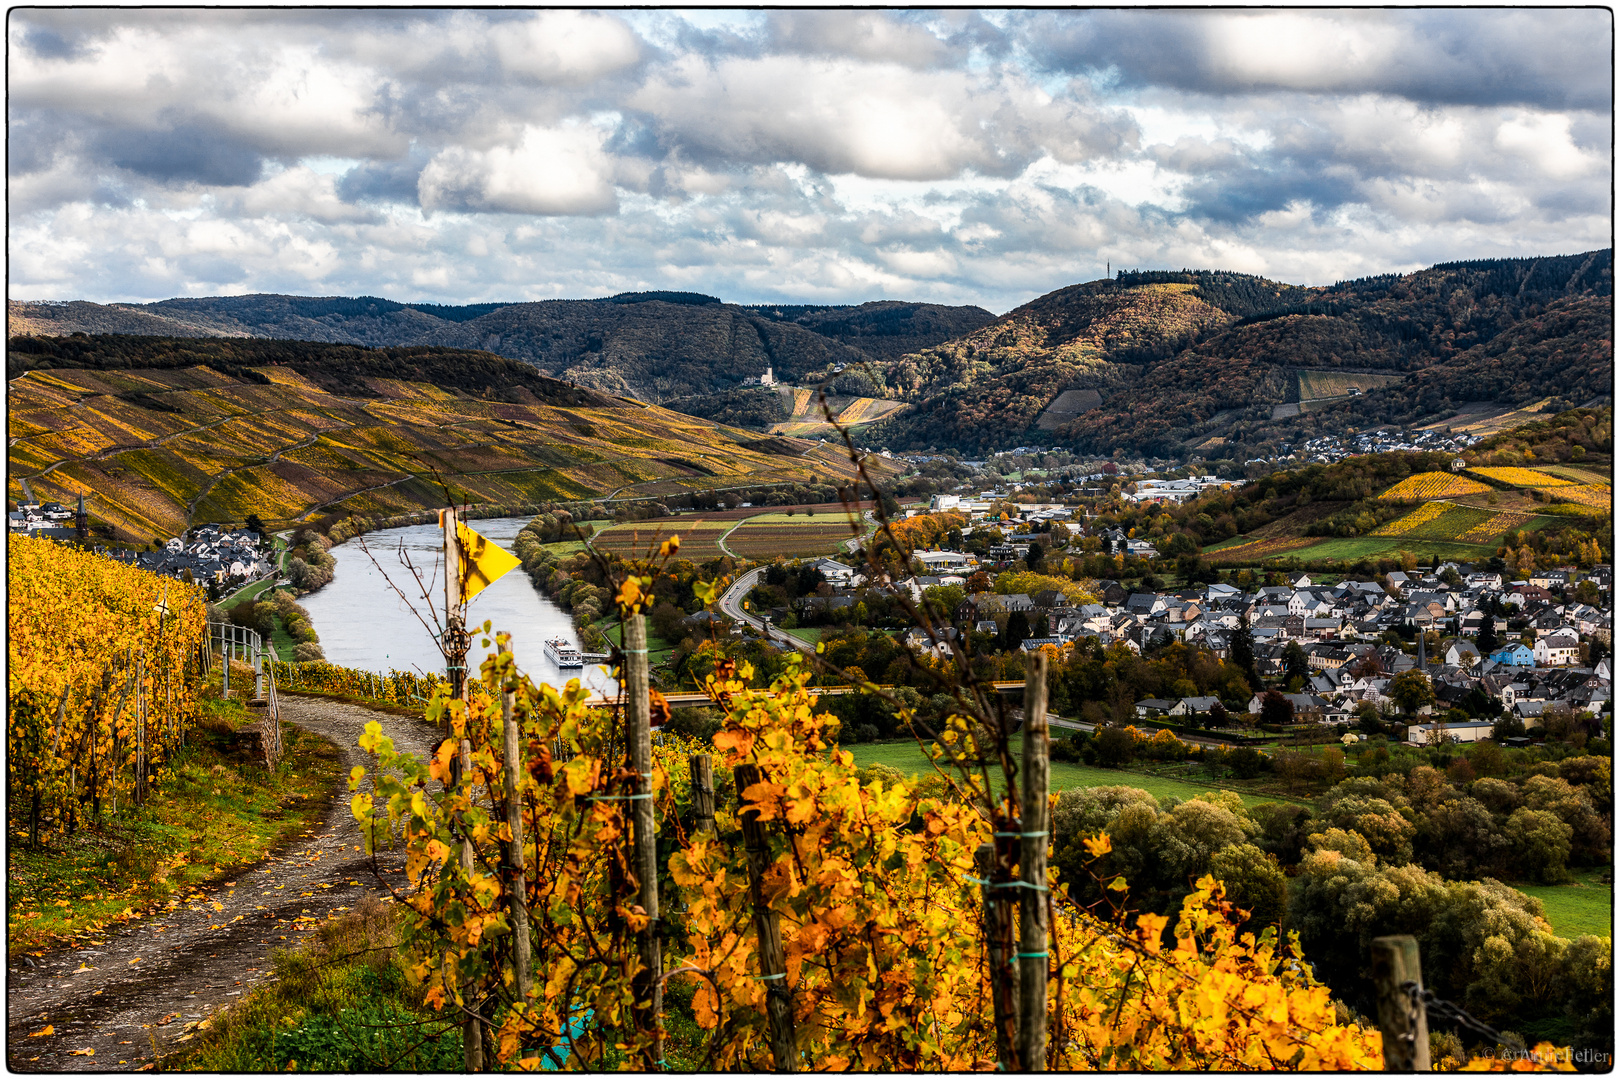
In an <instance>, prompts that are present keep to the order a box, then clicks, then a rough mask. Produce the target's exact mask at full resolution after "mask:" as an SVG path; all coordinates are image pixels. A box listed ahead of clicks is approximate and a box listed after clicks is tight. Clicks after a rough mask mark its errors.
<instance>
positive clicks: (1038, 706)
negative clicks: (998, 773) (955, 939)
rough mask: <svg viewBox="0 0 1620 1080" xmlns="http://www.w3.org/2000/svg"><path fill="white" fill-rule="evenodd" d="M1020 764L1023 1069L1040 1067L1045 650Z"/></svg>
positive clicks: (1037, 666)
mask: <svg viewBox="0 0 1620 1080" xmlns="http://www.w3.org/2000/svg"><path fill="white" fill-rule="evenodd" d="M1023 755H1024V760H1023V767H1022V768H1021V769H1020V774H1021V775H1020V776H1019V781H1020V784H1019V787H1020V789H1021V791H1022V794H1023V797H1024V813H1023V827H1022V829H1021V830H1020V831H1021V832H1022V833H1023V835H1022V836H1021V837H1020V839H1021V840H1022V841H1023V843H1022V849H1021V851H1020V854H1019V860H1018V865H1019V869H1020V874H1019V878H1020V880H1022V881H1023V883H1024V887H1023V888H1021V889H1019V890H1018V893H1019V897H1018V900H1019V905H1020V908H1021V914H1022V916H1023V917H1022V920H1021V925H1020V927H1019V950H1018V971H1019V995H1018V998H1019V1000H1018V1012H1019V1016H1020V1019H1021V1023H1020V1024H1019V1028H1018V1034H1019V1039H1018V1058H1019V1060H1020V1061H1021V1062H1022V1063H1023V1066H1024V1068H1025V1069H1026V1070H1028V1071H1029V1072H1044V1071H1045V1069H1046V979H1047V971H1048V964H1049V963H1050V961H1049V960H1048V958H1047V948H1048V944H1049V941H1048V938H1049V933H1048V927H1047V911H1048V908H1047V892H1046V890H1047V884H1046V845H1047V840H1048V836H1047V834H1048V832H1049V831H1050V826H1049V824H1048V821H1047V818H1048V814H1047V790H1048V788H1050V787H1051V774H1052V762H1051V756H1050V755H1051V739H1050V732H1049V730H1048V727H1047V721H1046V654H1045V653H1040V652H1035V653H1031V654H1030V655H1029V657H1028V660H1027V667H1026V668H1025V675H1024V738H1023Z"/></svg>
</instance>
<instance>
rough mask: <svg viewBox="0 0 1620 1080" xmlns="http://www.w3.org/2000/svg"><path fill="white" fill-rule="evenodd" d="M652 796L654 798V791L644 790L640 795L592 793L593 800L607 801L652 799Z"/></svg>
mask: <svg viewBox="0 0 1620 1080" xmlns="http://www.w3.org/2000/svg"><path fill="white" fill-rule="evenodd" d="M651 798H654V794H653V792H651V791H644V792H642V793H641V794H640V795H592V796H591V801H592V802H604V801H607V800H609V799H651Z"/></svg>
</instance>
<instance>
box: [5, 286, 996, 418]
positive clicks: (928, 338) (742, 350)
mask: <svg viewBox="0 0 1620 1080" xmlns="http://www.w3.org/2000/svg"><path fill="white" fill-rule="evenodd" d="M7 310H8V319H9V324H10V333H11V334H12V335H23V334H25V335H34V336H63V335H69V334H73V333H76V332H82V333H91V334H142V335H153V336H164V337H253V338H282V339H289V340H298V341H317V342H328V343H341V344H350V345H367V346H373V347H382V346H418V345H432V346H440V347H443V348H453V349H477V350H483V351H487V352H492V353H494V354H496V355H498V356H504V357H507V358H508V359H512V360H521V361H524V362H526V363H529V364H532V365H534V366H535V367H536V368H537V369H539V370H540V371H541V372H542V373H544V374H547V375H551V376H554V377H556V378H559V379H564V380H568V381H570V382H574V383H579V384H582V385H586V386H592V387H596V388H597V389H600V390H605V391H607V392H609V393H612V394H620V395H625V396H628V397H633V398H636V399H638V400H641V401H648V402H655V403H659V404H663V403H666V402H670V401H672V400H674V399H677V398H684V397H692V396H695V395H713V394H719V393H724V392H726V391H729V390H731V389H733V388H735V387H737V386H739V385H740V384H741V383H742V381H743V380H744V379H745V378H747V377H749V376H758V375H760V374H761V373H762V372H764V370H765V369H766V368H767V367H772V368H774V371H775V374H776V376H777V378H778V379H781V380H783V381H798V380H802V379H805V378H807V377H810V376H812V375H814V376H816V377H818V378H819V377H822V376H828V375H831V374H832V371H833V369H834V368H835V367H836V366H838V365H844V366H845V367H846V368H849V369H850V370H851V372H852V373H853V372H854V371H857V370H859V369H861V368H862V367H864V366H867V365H870V364H872V363H874V362H880V361H888V360H890V359H892V358H893V357H895V356H898V355H901V354H902V353H905V352H910V351H914V350H916V349H919V348H925V347H928V346H931V345H935V344H938V343H939V342H941V341H945V340H947V339H949V338H952V337H957V336H960V335H962V334H964V333H967V332H969V331H971V330H972V329H974V328H976V327H978V326H982V325H983V324H985V323H987V322H989V321H990V319H991V318H992V316H991V314H990V313H989V312H987V311H985V310H983V309H982V308H975V307H943V306H940V305H937V304H913V303H904V302H900V301H879V302H873V303H868V304H862V305H860V306H859V307H848V306H841V307H840V306H796V307H794V306H789V307H769V306H756V307H743V306H740V305H736V304H725V303H722V302H721V301H719V300H718V299H716V298H714V297H712V296H703V295H701V294H697V293H675V292H656V293H626V294H622V295H620V296H615V297H609V298H607V299H604V300H547V301H542V302H538V303H522V304H473V305H466V306H460V307H454V306H445V305H434V304H403V303H400V302H398V301H394V300H383V299H379V298H377V297H369V296H363V297H356V298H350V297H299V296H282V295H275V294H257V295H251V296H221V297H207V298H200V299H176V300H162V301H158V302H156V303H151V304H107V305H101V304H91V303H86V302H82V301H74V302H70V303H24V302H19V301H10V302H8V305H7ZM852 377H853V376H852Z"/></svg>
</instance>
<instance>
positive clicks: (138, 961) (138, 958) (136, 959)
mask: <svg viewBox="0 0 1620 1080" xmlns="http://www.w3.org/2000/svg"><path fill="white" fill-rule="evenodd" d="M140 962H141V958H140V957H138V956H137V957H136V958H135V959H133V960H131V961H130V963H132V964H138V963H140Z"/></svg>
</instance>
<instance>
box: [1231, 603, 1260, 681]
mask: <svg viewBox="0 0 1620 1080" xmlns="http://www.w3.org/2000/svg"><path fill="white" fill-rule="evenodd" d="M1230 659H1231V662H1232V664H1234V665H1235V666H1236V667H1237V668H1238V669H1239V670H1240V671H1242V672H1243V674H1244V676H1245V677H1246V678H1247V679H1248V680H1249V685H1250V686H1252V687H1254V688H1255V689H1256V690H1258V689H1260V676H1259V674H1258V673H1257V672H1256V671H1255V670H1254V638H1253V637H1252V636H1250V634H1249V617H1248V616H1247V615H1245V616H1244V617H1243V623H1242V625H1240V626H1239V627H1238V628H1237V630H1236V631H1234V632H1233V634H1232V647H1231V650H1230Z"/></svg>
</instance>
